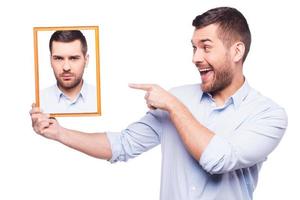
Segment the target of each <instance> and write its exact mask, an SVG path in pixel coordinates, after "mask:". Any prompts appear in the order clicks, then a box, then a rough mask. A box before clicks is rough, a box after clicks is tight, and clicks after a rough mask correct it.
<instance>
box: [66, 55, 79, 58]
mask: <svg viewBox="0 0 300 200" xmlns="http://www.w3.org/2000/svg"><path fill="white" fill-rule="evenodd" d="M69 58H80V55H74V56H69Z"/></svg>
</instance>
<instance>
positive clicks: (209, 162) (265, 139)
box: [129, 84, 287, 174]
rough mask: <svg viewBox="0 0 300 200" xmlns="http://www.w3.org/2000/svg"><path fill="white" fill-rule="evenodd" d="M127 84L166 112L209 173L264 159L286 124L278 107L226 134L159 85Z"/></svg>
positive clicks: (184, 141)
mask: <svg viewBox="0 0 300 200" xmlns="http://www.w3.org/2000/svg"><path fill="white" fill-rule="evenodd" d="M129 86H130V87H132V88H135V89H141V90H145V91H146V95H145V99H146V102H147V105H148V107H149V108H152V109H155V108H159V109H163V110H166V111H167V112H168V113H169V116H170V119H171V121H172V122H173V124H174V126H175V127H176V129H177V132H178V134H179V136H180V137H181V140H182V141H183V143H184V145H185V147H186V149H187V150H188V151H189V153H190V154H191V155H192V156H193V157H194V158H195V159H196V160H197V161H199V164H200V165H201V166H202V167H203V169H205V170H206V171H207V172H209V173H211V174H222V173H226V172H228V171H233V170H236V169H240V168H246V167H250V166H253V165H255V164H256V163H259V162H261V161H263V160H265V159H266V157H267V156H268V155H269V154H270V153H271V152H272V151H273V150H274V148H275V147H276V146H277V145H278V143H279V141H280V139H281V137H282V135H283V133H284V131H285V129H286V127H287V116H286V113H285V111H284V110H283V109H282V108H277V109H274V110H272V111H268V112H262V113H261V114H260V115H259V116H257V117H256V118H255V120H253V121H251V122H249V123H245V124H243V125H242V126H241V127H239V128H238V129H237V130H234V133H232V136H231V137H227V138H226V137H223V136H221V135H218V134H215V133H213V132H212V131H210V130H209V129H208V128H206V127H205V126H203V125H202V124H201V123H200V122H199V121H197V119H195V117H194V116H193V115H192V113H191V112H190V111H189V110H188V108H187V107H186V106H185V105H184V104H183V103H181V102H180V101H179V100H178V99H177V98H176V97H175V96H173V95H171V94H170V93H169V92H167V91H165V90H164V89H163V88H161V87H160V86H158V85H151V84H131V85H129Z"/></svg>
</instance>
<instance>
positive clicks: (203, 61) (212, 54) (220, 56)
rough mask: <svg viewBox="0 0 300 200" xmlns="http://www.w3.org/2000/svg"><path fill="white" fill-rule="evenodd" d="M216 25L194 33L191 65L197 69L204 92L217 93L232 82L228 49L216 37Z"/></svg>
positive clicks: (232, 74)
mask: <svg viewBox="0 0 300 200" xmlns="http://www.w3.org/2000/svg"><path fill="white" fill-rule="evenodd" d="M217 29H218V25H216V24H211V25H208V26H206V27H203V28H200V29H197V30H195V31H194V34H193V38H192V45H193V63H194V64H195V65H196V67H197V68H198V70H199V72H200V75H201V79H202V84H201V88H202V90H203V91H204V92H209V93H212V94H213V93H217V92H219V91H221V90H223V89H225V88H226V87H227V86H229V85H230V84H231V82H232V79H233V76H234V72H233V68H232V61H231V55H230V51H229V49H228V48H227V47H226V46H224V44H223V42H222V41H221V40H220V39H219V37H218V30H217Z"/></svg>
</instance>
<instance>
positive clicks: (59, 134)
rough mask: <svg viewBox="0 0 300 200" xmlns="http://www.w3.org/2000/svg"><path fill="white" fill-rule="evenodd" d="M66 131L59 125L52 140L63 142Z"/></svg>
mask: <svg viewBox="0 0 300 200" xmlns="http://www.w3.org/2000/svg"><path fill="white" fill-rule="evenodd" d="M66 132H67V129H66V128H63V127H59V128H58V130H57V135H56V137H55V138H54V140H56V141H58V142H60V143H64V141H65V138H66V134H67V133H66Z"/></svg>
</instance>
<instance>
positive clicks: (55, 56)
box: [52, 55, 63, 58]
mask: <svg viewBox="0 0 300 200" xmlns="http://www.w3.org/2000/svg"><path fill="white" fill-rule="evenodd" d="M52 57H54V58H63V56H60V55H52Z"/></svg>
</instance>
